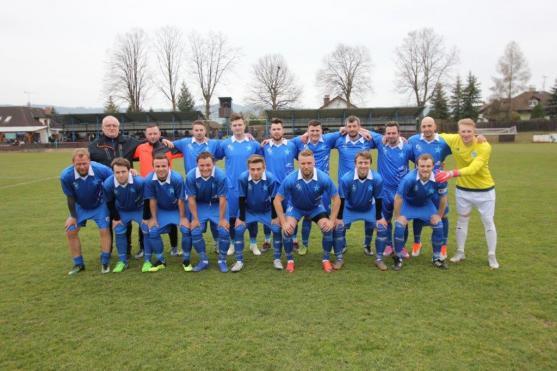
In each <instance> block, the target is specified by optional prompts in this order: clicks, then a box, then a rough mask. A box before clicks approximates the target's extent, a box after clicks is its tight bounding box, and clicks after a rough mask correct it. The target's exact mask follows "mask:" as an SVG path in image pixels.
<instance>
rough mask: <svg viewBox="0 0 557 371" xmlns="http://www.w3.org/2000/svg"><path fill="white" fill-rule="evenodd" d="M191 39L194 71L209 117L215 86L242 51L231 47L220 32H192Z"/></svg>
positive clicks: (206, 115) (206, 114) (207, 116)
mask: <svg viewBox="0 0 557 371" xmlns="http://www.w3.org/2000/svg"><path fill="white" fill-rule="evenodd" d="M189 39H190V46H191V61H192V65H193V69H194V71H193V73H194V76H195V78H196V80H197V82H198V83H199V88H200V90H201V95H202V96H203V100H204V101H205V118H206V119H209V117H210V115H211V98H212V97H213V93H214V92H215V88H216V87H217V86H218V84H219V83H220V82H221V80H222V78H223V75H224V74H225V73H226V72H227V71H229V70H231V69H232V68H233V67H234V65H235V63H236V62H237V60H238V58H239V57H240V51H239V49H238V48H234V47H231V46H230V45H229V43H228V41H227V39H226V37H225V36H224V35H223V34H222V33H220V32H219V33H213V32H210V33H209V34H207V36H206V37H203V36H201V35H199V34H197V33H192V34H191V35H190V38H189Z"/></svg>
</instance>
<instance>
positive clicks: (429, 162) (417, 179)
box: [393, 153, 447, 271]
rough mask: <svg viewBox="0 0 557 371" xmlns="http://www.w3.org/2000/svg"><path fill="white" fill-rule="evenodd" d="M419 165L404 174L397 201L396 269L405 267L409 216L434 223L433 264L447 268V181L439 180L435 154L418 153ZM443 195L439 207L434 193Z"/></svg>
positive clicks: (394, 214) (440, 197) (395, 209)
mask: <svg viewBox="0 0 557 371" xmlns="http://www.w3.org/2000/svg"><path fill="white" fill-rule="evenodd" d="M417 164H418V165H417V169H414V170H412V171H410V172H409V173H408V174H406V175H405V176H404V178H402V180H401V182H400V185H399V186H398V189H397V192H396V196H395V205H394V213H393V216H394V219H395V221H396V222H395V255H394V257H393V259H394V266H393V269H394V270H396V271H398V270H400V269H402V259H403V254H402V248H403V247H404V243H405V241H406V236H405V234H406V230H407V224H408V221H409V220H414V219H420V220H421V221H422V222H423V223H425V224H429V225H431V228H432V229H433V233H432V236H431V243H432V245H433V258H432V261H433V265H434V266H435V267H437V268H447V263H446V262H445V259H443V258H442V257H441V244H442V243H443V222H442V220H441V219H442V218H443V216H444V213H445V207H446V206H447V183H446V182H443V183H439V182H436V181H435V176H434V174H433V166H434V160H433V157H432V156H431V155H430V154H428V153H424V154H422V155H420V157H418V160H417ZM435 194H438V195H439V203H438V205H439V206H438V207H436V206H435V204H434V201H433V199H434V197H435V196H434V195H435Z"/></svg>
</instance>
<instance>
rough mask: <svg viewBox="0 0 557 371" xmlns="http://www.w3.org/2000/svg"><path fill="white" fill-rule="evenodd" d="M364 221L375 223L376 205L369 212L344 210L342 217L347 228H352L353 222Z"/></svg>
mask: <svg viewBox="0 0 557 371" xmlns="http://www.w3.org/2000/svg"><path fill="white" fill-rule="evenodd" d="M358 220H362V221H364V222H369V223H375V205H373V207H372V208H371V210H369V211H356V210H350V209H346V208H345V209H344V212H343V215H342V221H343V222H344V225H345V226H348V228H349V226H350V224H352V222H356V221H358Z"/></svg>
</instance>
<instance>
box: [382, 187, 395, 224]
mask: <svg viewBox="0 0 557 371" xmlns="http://www.w3.org/2000/svg"><path fill="white" fill-rule="evenodd" d="M395 195H396V189H388V188H383V192H381V199H382V201H383V204H382V207H381V213H382V214H383V218H385V220H386V221H389V220H391V219H392V217H393V210H394V207H395Z"/></svg>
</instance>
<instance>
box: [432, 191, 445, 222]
mask: <svg viewBox="0 0 557 371" xmlns="http://www.w3.org/2000/svg"><path fill="white" fill-rule="evenodd" d="M440 199H441V197H439V193H435V194H434V195H433V204H434V205H435V207H436V208H437V210H439V200H440ZM448 214H449V202H448V201H447V207H445V215H444V216H443V217H444V218H446V217H447V215H448Z"/></svg>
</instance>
